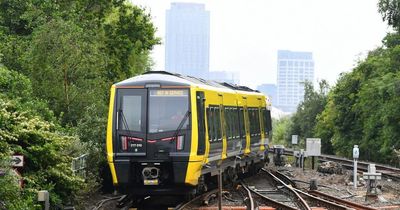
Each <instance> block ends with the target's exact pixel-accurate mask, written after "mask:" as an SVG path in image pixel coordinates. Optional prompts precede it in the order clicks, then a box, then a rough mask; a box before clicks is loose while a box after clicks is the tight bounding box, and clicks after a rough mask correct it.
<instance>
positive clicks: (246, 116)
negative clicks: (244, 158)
mask: <svg viewBox="0 0 400 210" xmlns="http://www.w3.org/2000/svg"><path fill="white" fill-rule="evenodd" d="M243 105H244V106H243V114H244V127H245V130H246V149H245V153H249V152H250V121H249V110H248V107H247V98H245V97H243Z"/></svg>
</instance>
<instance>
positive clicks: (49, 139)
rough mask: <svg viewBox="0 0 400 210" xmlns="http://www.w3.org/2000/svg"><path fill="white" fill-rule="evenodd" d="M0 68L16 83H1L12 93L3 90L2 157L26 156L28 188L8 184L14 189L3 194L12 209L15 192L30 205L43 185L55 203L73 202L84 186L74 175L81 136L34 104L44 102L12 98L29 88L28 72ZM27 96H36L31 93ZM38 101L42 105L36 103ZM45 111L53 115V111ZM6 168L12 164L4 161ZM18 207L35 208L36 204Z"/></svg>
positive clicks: (0, 95)
mask: <svg viewBox="0 0 400 210" xmlns="http://www.w3.org/2000/svg"><path fill="white" fill-rule="evenodd" d="M0 72H1V74H2V75H3V76H5V77H6V78H8V79H9V81H10V83H12V85H10V84H8V85H7V82H2V86H1V88H2V90H3V91H4V92H5V93H7V94H8V95H9V96H7V95H6V94H3V93H0V145H1V147H0V160H2V161H3V160H5V159H7V158H9V157H10V155H11V154H15V153H17V154H22V155H24V156H25V166H24V168H23V170H22V174H23V177H24V183H25V187H24V190H23V191H21V192H20V190H15V189H13V186H14V185H10V186H8V188H7V191H4V193H7V192H8V190H12V192H8V193H9V194H7V197H5V198H2V199H4V200H3V202H5V203H6V205H7V206H10V208H11V209H12V208H14V207H13V205H14V204H12V203H13V201H14V198H13V196H16V195H20V194H21V196H22V197H21V199H22V200H26V201H27V202H24V203H25V204H26V205H28V204H29V202H30V200H29V199H31V198H34V197H35V196H36V191H37V190H40V189H46V190H49V192H50V193H51V195H52V196H51V201H52V204H61V203H62V201H64V202H72V201H73V199H74V197H75V196H76V195H77V193H78V192H79V191H80V189H81V188H82V186H84V182H83V180H82V179H80V178H79V177H76V176H74V175H73V174H72V171H71V167H70V164H71V160H72V157H73V156H76V154H75V153H74V150H72V149H71V148H72V147H73V146H74V144H76V142H77V141H78V138H77V137H76V136H70V135H68V134H67V131H66V130H65V129H64V128H62V127H61V126H59V125H58V124H57V123H56V122H49V121H45V120H44V119H43V117H42V116H41V115H39V114H38V110H33V108H34V107H42V106H43V104H41V102H36V101H35V100H32V101H30V102H29V103H28V102H24V100H22V99H21V98H18V97H16V98H15V99H11V98H10V96H14V97H15V95H16V94H18V93H20V91H21V90H23V89H26V90H29V89H30V88H31V87H30V82H29V80H28V79H27V78H26V77H25V76H22V75H20V74H18V73H16V72H13V71H8V70H7V69H5V68H4V67H2V68H0ZM14 82H15V83H14ZM15 87H18V88H15ZM28 93H29V92H28ZM25 97H27V98H32V96H31V95H29V94H28V95H25ZM34 103H39V105H38V106H36V105H33V104H34ZM45 115H51V112H48V113H46V114H45ZM3 168H4V169H5V170H6V171H10V170H9V169H8V168H9V165H7V164H4V161H3V164H2V165H1V166H0V169H3ZM8 179H10V176H9V175H7V176H5V177H2V178H0V182H2V181H4V182H7V181H5V180H8ZM12 183H15V182H12ZM14 187H15V186H14ZM1 192H2V191H1ZM7 199H8V200H7ZM16 201H17V200H16ZM17 203H18V202H17ZM21 205H22V204H21ZM29 205H30V204H29ZM32 205H33V204H32ZM15 208H16V209H32V208H33V206H31V207H30V208H19V207H15Z"/></svg>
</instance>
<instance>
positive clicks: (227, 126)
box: [225, 107, 232, 140]
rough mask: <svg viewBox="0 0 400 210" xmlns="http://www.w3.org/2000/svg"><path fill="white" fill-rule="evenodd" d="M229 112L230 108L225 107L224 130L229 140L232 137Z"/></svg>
mask: <svg viewBox="0 0 400 210" xmlns="http://www.w3.org/2000/svg"><path fill="white" fill-rule="evenodd" d="M231 124H232V122H231V113H230V108H229V107H226V108H225V131H226V139H227V140H230V139H232V132H231V127H232V126H231Z"/></svg>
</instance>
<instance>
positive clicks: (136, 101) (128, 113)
mask: <svg viewBox="0 0 400 210" xmlns="http://www.w3.org/2000/svg"><path fill="white" fill-rule="evenodd" d="M121 102H122V107H121V109H120V111H119V113H118V114H120V117H119V119H120V121H121V122H122V123H121V122H120V123H118V124H119V125H120V127H121V129H122V130H131V131H140V130H141V113H142V97H141V96H134V95H125V96H123V97H122V100H121Z"/></svg>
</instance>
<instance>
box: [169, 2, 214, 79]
mask: <svg viewBox="0 0 400 210" xmlns="http://www.w3.org/2000/svg"><path fill="white" fill-rule="evenodd" d="M165 26H166V31H165V70H167V71H170V72H175V73H179V74H184V75H190V76H195V77H200V78H204V79H207V78H208V72H209V60H210V12H209V11H206V10H205V5H204V4H198V3H171V7H170V9H168V10H167V11H166V21H165Z"/></svg>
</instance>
